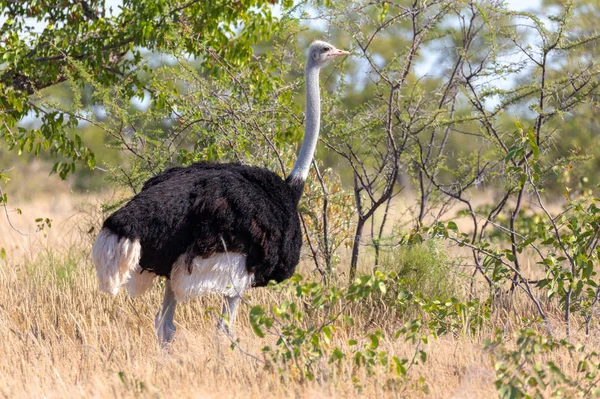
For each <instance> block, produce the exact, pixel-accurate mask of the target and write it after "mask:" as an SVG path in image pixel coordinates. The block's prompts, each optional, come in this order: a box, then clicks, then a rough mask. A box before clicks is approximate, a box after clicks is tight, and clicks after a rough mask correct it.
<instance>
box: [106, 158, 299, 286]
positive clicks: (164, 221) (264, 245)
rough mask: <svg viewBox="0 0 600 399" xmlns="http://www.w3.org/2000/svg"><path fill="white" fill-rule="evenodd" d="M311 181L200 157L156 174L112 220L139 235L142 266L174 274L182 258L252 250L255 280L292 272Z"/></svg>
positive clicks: (125, 232)
mask: <svg viewBox="0 0 600 399" xmlns="http://www.w3.org/2000/svg"><path fill="white" fill-rule="evenodd" d="M302 185H303V182H299V183H297V184H288V183H286V182H285V181H283V180H282V179H281V178H280V177H279V176H277V175H276V174H275V173H273V172H271V171H269V170H267V169H263V168H258V167H252V166H244V165H240V164H236V163H229V164H218V163H209V162H200V163H196V164H193V165H191V166H188V167H186V168H182V167H176V168H172V169H168V170H167V171H165V172H164V173H162V174H160V175H158V176H156V177H153V178H151V179H150V180H148V181H147V182H146V183H145V184H144V187H143V188H142V191H141V192H140V193H139V194H137V195H136V196H135V197H133V198H132V199H131V200H130V201H129V202H128V203H127V204H126V205H125V206H124V207H123V208H121V209H119V210H118V211H116V212H115V213H113V214H112V215H111V216H110V217H108V218H107V219H106V221H105V222H104V225H103V227H104V228H105V229H108V230H110V231H111V232H113V233H115V234H117V235H118V236H119V237H127V238H130V239H139V241H140V244H141V248H142V255H141V259H140V266H141V267H142V269H144V270H147V271H151V272H153V273H155V274H157V275H159V276H166V277H169V276H170V273H171V269H172V267H173V264H174V263H175V261H176V260H177V259H178V258H179V257H180V256H181V255H183V254H184V255H185V259H186V262H187V264H188V267H190V268H191V264H192V262H191V261H192V259H193V258H195V257H201V258H208V257H210V256H212V255H214V254H216V253H221V252H226V251H228V252H237V253H241V254H245V255H246V256H247V258H246V268H247V270H248V272H250V273H254V280H253V286H255V287H260V286H265V285H267V283H268V282H269V281H270V280H275V281H277V282H280V281H283V280H285V279H287V278H289V277H291V276H292V274H293V273H294V270H295V268H296V265H297V264H298V260H299V258H300V248H301V246H302V232H301V230H300V221H299V218H298V213H297V207H298V201H299V198H300V194H301V192H302Z"/></svg>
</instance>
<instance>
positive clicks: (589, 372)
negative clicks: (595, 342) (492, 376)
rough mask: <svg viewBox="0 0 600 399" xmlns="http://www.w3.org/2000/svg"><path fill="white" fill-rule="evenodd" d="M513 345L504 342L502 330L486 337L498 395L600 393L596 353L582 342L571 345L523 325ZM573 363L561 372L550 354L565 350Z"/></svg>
mask: <svg viewBox="0 0 600 399" xmlns="http://www.w3.org/2000/svg"><path fill="white" fill-rule="evenodd" d="M515 340H516V342H515V345H512V343H508V342H504V339H503V336H502V331H497V332H496V338H495V339H493V340H491V341H489V342H488V343H487V344H486V345H487V349H488V350H489V351H490V352H491V357H492V362H493V365H494V370H495V371H496V377H497V380H496V381H495V384H496V388H497V389H498V393H499V395H500V397H501V398H511V399H512V398H515V399H516V398H547V397H582V398H587V397H591V396H594V397H596V396H598V395H600V387H598V376H599V375H600V357H599V356H598V353H596V352H595V351H590V350H589V349H587V348H586V347H585V346H583V345H573V344H571V343H569V342H568V341H567V340H564V339H563V340H558V339H554V338H552V337H548V336H545V335H541V334H539V333H537V332H535V331H534V330H531V329H525V330H522V331H519V332H518V334H516V336H515ZM565 352H566V354H567V356H568V357H571V358H573V359H574V360H575V361H576V362H578V363H577V369H576V372H575V373H573V374H569V373H565V372H564V371H563V367H562V365H561V364H558V363H557V362H556V361H555V360H553V358H556V356H557V355H558V354H559V353H565Z"/></svg>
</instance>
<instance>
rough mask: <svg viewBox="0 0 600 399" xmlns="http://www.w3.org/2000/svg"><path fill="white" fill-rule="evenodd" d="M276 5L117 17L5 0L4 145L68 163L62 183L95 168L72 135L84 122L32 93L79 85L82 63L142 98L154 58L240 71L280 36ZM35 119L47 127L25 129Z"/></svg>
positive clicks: (98, 10)
mask: <svg viewBox="0 0 600 399" xmlns="http://www.w3.org/2000/svg"><path fill="white" fill-rule="evenodd" d="M274 3H275V1H273V0H242V1H234V2H231V1H227V0H216V1H197V0H176V1H171V0H169V1H167V0H124V1H123V3H122V5H121V6H120V7H118V10H115V9H112V8H111V7H108V6H107V4H106V1H105V0H88V1H85V0H64V1H56V2H48V1H43V0H30V1H14V0H6V1H0V10H1V11H0V13H1V14H0V21H2V25H1V27H0V38H1V39H0V53H1V54H2V56H1V57H2V64H0V110H1V111H2V114H3V115H2V120H3V122H2V123H1V124H0V137H2V138H4V140H6V142H7V144H8V147H9V149H12V148H15V147H16V148H18V149H19V150H29V151H35V152H36V153H39V152H40V151H41V150H42V149H44V150H46V151H49V152H50V153H52V154H55V155H61V156H63V157H64V158H65V159H66V160H67V161H66V162H61V163H60V164H57V165H56V166H55V171H56V172H58V173H60V175H61V177H65V176H66V175H67V174H68V173H69V172H70V171H73V170H74V169H75V162H76V161H84V162H87V163H88V165H90V166H93V165H94V163H95V159H94V154H93V153H92V151H90V150H89V149H88V148H86V146H85V145H84V143H83V142H82V140H81V138H80V137H79V136H78V135H69V134H68V132H69V130H70V129H72V128H73V127H74V126H76V124H77V121H76V120H74V119H69V118H65V117H64V115H63V114H62V113H60V112H58V111H48V110H45V109H43V107H40V106H39V105H36V102H35V101H34V100H32V94H34V93H36V92H38V91H39V90H42V89H44V88H47V87H49V86H52V85H55V84H57V83H60V82H63V81H65V80H67V79H70V78H74V79H75V80H77V77H78V74H79V73H80V72H81V68H75V67H74V64H77V65H80V66H83V67H84V69H85V70H86V71H87V72H88V73H90V74H93V75H94V76H95V77H96V80H97V82H98V83H99V84H102V85H104V86H106V87H108V86H110V85H112V84H116V83H118V82H121V83H123V82H125V83H126V84H125V86H124V87H126V88H127V89H128V90H129V93H128V94H129V95H130V96H134V95H136V94H139V92H141V90H142V85H141V84H140V81H139V74H138V73H136V68H137V67H139V66H141V65H142V63H141V61H142V55H141V54H142V52H143V51H145V50H150V51H153V52H169V53H171V54H182V55H186V56H192V57H199V58H200V59H201V60H203V62H204V64H205V66H207V67H208V68H209V69H208V70H209V71H210V68H211V67H213V66H212V65H210V58H208V57H202V56H203V55H206V54H207V53H208V52H216V53H218V55H219V58H221V59H223V60H226V61H227V62H228V63H229V64H231V65H241V64H244V63H245V62H247V61H248V60H249V59H250V56H251V55H252V46H253V45H254V44H256V43H257V42H258V41H259V40H264V39H265V38H267V37H268V36H269V34H270V33H272V32H274V31H276V27H277V21H276V20H275V19H274V18H273V15H272V5H273V4H274ZM283 5H284V7H289V6H290V2H289V1H285V2H284V4H283ZM31 113H34V115H35V116H36V117H39V118H41V121H42V123H41V126H40V127H39V128H38V129H24V128H21V127H18V126H17V123H18V121H20V120H21V119H22V118H24V117H25V116H27V115H28V114H31Z"/></svg>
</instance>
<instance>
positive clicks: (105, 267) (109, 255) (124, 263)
mask: <svg viewBox="0 0 600 399" xmlns="http://www.w3.org/2000/svg"><path fill="white" fill-rule="evenodd" d="M141 254H142V247H141V245H140V242H139V240H130V239H129V238H125V237H123V238H121V239H120V240H119V237H118V236H117V235H116V234H113V233H112V232H110V231H109V230H107V229H104V230H102V231H101V232H100V234H99V235H98V238H96V242H95V243H94V247H93V248H92V259H93V261H94V265H95V266H96V273H97V275H98V280H99V281H100V289H101V290H102V291H106V292H109V293H111V294H112V295H116V294H117V292H119V288H120V287H121V286H122V285H123V284H126V283H127V281H128V280H129V276H130V275H131V273H132V272H133V271H135V270H136V269H137V268H139V262H140V257H141ZM144 274H145V273H144Z"/></svg>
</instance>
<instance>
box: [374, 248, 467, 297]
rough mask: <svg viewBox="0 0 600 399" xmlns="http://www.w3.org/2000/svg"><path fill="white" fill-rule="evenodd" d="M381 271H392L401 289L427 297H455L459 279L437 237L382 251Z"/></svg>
mask: <svg viewBox="0 0 600 399" xmlns="http://www.w3.org/2000/svg"><path fill="white" fill-rule="evenodd" d="M381 261H382V262H381V270H382V271H388V272H395V273H396V274H397V275H398V279H399V284H401V285H402V288H404V289H406V290H408V291H411V292H414V293H421V294H422V295H423V296H424V297H426V298H450V297H455V296H457V291H458V281H457V276H456V274H455V273H454V272H453V270H452V267H451V266H452V265H451V264H450V262H449V259H448V254H447V253H446V250H445V248H444V247H443V245H442V243H441V242H440V241H438V240H428V241H425V242H422V243H418V244H409V245H402V246H399V247H397V248H395V249H394V250H393V251H390V252H387V253H385V254H383V256H382V259H381Z"/></svg>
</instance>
